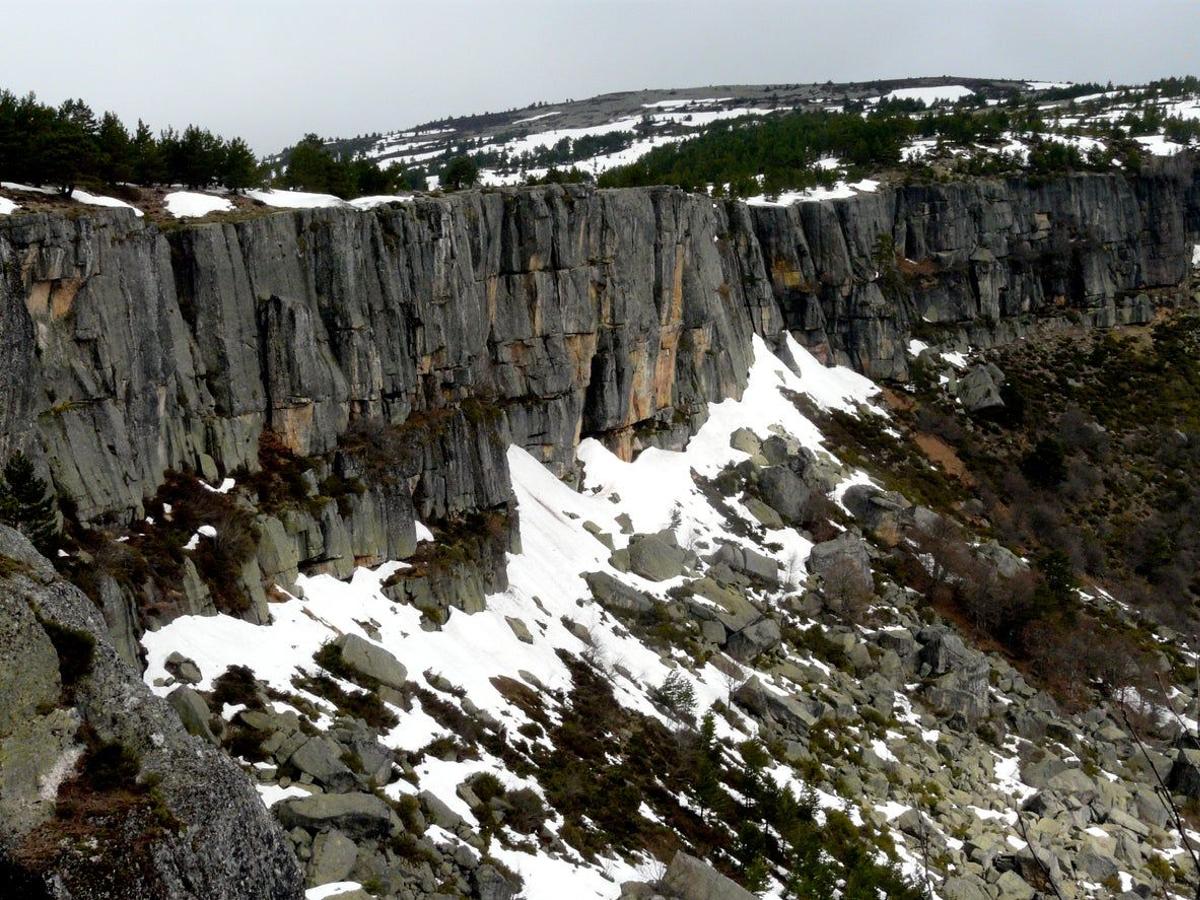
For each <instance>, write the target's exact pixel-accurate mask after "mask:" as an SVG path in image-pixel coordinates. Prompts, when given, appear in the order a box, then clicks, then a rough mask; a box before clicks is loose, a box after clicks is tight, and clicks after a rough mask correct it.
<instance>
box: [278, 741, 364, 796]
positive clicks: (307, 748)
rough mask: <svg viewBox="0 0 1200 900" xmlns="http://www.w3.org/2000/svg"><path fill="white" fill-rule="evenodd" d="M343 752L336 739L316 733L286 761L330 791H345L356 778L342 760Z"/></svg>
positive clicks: (354, 783) (353, 784) (352, 784)
mask: <svg viewBox="0 0 1200 900" xmlns="http://www.w3.org/2000/svg"><path fill="white" fill-rule="evenodd" d="M345 752H346V751H345V750H344V749H343V748H342V747H341V746H340V745H339V744H338V742H337V741H334V740H331V739H330V738H327V737H325V736H324V735H321V734H318V735H315V736H313V737H310V738H309V739H308V740H307V741H305V742H304V743H303V744H301V745H300V746H299V747H297V748H296V750H295V752H294V753H292V755H291V758H290V759H289V760H288V762H289V763H291V765H293V766H295V767H296V769H297V770H299V771H300V772H302V773H304V774H305V775H310V776H312V779H313V781H315V782H317V783H318V784H322V785H324V786H325V787H327V788H329V789H330V790H332V791H347V790H350V789H351V788H352V787H354V786H355V785H356V784H357V779H356V778H355V777H354V773H353V772H351V771H350V769H349V767H348V766H347V765H346V764H345V763H344V762H342V756H343V754H344V753H345Z"/></svg>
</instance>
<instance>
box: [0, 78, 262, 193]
mask: <svg viewBox="0 0 1200 900" xmlns="http://www.w3.org/2000/svg"><path fill="white" fill-rule="evenodd" d="M0 172H3V173H4V178H5V180H12V181H18V182H25V183H29V184H36V185H52V186H54V187H57V188H58V189H59V190H61V191H62V192H63V193H64V194H69V193H70V192H71V191H72V190H73V189H74V188H75V187H77V186H80V185H98V184H103V185H109V186H116V185H120V184H123V183H127V182H129V183H134V184H140V185H154V184H184V185H187V186H188V187H193V188H203V187H211V186H213V185H223V186H225V187H227V188H229V189H230V190H235V191H237V190H243V189H245V188H248V187H253V186H254V185H256V184H259V183H261V182H262V177H261V174H260V171H259V165H258V160H257V159H256V158H255V156H254V153H253V151H251V149H250V146H249V145H248V144H247V143H246V142H245V141H244V140H242V139H241V138H237V137H235V138H230V139H226V138H223V137H220V136H219V135H215V134H213V133H212V132H211V131H208V130H207V129H205V128H201V127H199V126H196V125H189V126H188V127H187V128H185V129H184V130H183V132H182V133H180V132H177V131H175V130H174V129H172V128H168V129H166V130H165V131H163V132H161V133H160V134H159V135H157V136H155V134H154V133H153V132H152V131H151V130H150V127H149V126H148V125H146V124H145V123H144V122H141V121H139V122H138V124H137V128H136V129H134V130H132V131H130V130H129V129H128V128H126V127H125V125H124V124H123V123H122V122H121V120H120V118H119V117H118V116H117V115H116V114H115V113H111V112H106V113H104V115H103V116H100V117H99V118H97V116H96V114H95V113H94V112H93V111H92V110H91V108H90V107H89V106H88V105H87V104H86V103H84V102H83V101H82V100H67V101H66V102H64V103H63V104H62V105H61V106H59V107H58V108H54V107H52V106H48V105H46V104H44V103H40V102H39V101H38V99H37V97H35V96H34V95H33V94H27V95H26V96H24V97H17V96H16V95H15V94H13V93H12V92H10V91H3V90H0Z"/></svg>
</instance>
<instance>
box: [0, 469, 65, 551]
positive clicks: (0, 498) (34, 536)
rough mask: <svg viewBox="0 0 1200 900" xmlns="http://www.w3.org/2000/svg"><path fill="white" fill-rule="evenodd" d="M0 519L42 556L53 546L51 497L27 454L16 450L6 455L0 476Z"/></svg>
mask: <svg viewBox="0 0 1200 900" xmlns="http://www.w3.org/2000/svg"><path fill="white" fill-rule="evenodd" d="M0 521H3V522H4V524H6V525H9V526H11V527H13V528H16V529H17V530H18V531H20V532H21V533H22V534H24V535H25V536H26V537H27V538H29V540H30V541H31V542H32V543H33V545H34V546H35V547H36V548H37V549H38V552H40V553H42V554H43V555H45V556H49V555H51V554H52V553H53V552H54V550H55V549H57V545H58V517H57V516H56V515H55V512H54V498H53V497H52V496H50V494H49V492H48V491H47V490H46V482H45V481H44V480H43V479H41V478H39V477H38V475H37V472H36V471H34V468H33V463H32V462H31V461H30V459H29V457H27V456H26V455H25V454H24V453H22V452H21V451H19V450H18V451H17V452H16V453H14V454H13V455H12V456H11V457H9V460H8V464H7V465H6V466H5V467H4V478H3V479H2V480H0Z"/></svg>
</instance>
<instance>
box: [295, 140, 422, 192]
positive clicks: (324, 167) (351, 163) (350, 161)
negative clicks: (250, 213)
mask: <svg viewBox="0 0 1200 900" xmlns="http://www.w3.org/2000/svg"><path fill="white" fill-rule="evenodd" d="M282 158H283V160H284V161H285V166H284V169H283V172H282V173H281V174H280V175H279V177H277V178H276V179H275V184H276V185H278V186H279V187H284V188H290V189H292V190H298V191H312V192H314V193H318V194H333V195H334V196H335V197H341V198H342V199H343V200H349V199H351V198H354V197H368V196H372V195H376V194H394V193H395V192H396V191H398V190H423V189H424V187H425V177H424V173H423V172H421V171H420V170H417V169H410V170H407V171H406V170H405V169H404V168H403V167H402V166H400V165H399V164H396V163H393V164H392V165H391V166H388V167H387V168H386V169H381V168H380V167H379V166H378V165H376V163H375V162H374V161H373V160H370V159H362V158H355V157H353V155H351V154H339V155H337V156H335V155H334V154H333V153H331V152H330V150H329V147H328V146H327V145H326V143H325V142H324V141H323V140H322V139H321V138H320V137H318V136H317V135H315V134H306V135H305V136H304V138H303V140H301V141H300V142H299V143H298V144H296V145H295V146H294V147H291V148H290V149H288V150H286V151H284V153H283V154H282Z"/></svg>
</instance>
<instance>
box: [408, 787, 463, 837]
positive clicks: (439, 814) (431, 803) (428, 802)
mask: <svg viewBox="0 0 1200 900" xmlns="http://www.w3.org/2000/svg"><path fill="white" fill-rule="evenodd" d="M417 798H418V799H419V800H420V801H421V808H422V809H423V810H424V811H425V815H426V817H427V818H428V819H429V821H430V822H432V823H433V824H434V825H437V826H438V827H439V828H444V829H446V831H450V832H454V831H457V830H458V826H459V825H461V824H462V823H463V818H462V816H460V815H459V814H458V813H456V812H455V811H454V810H452V809H451V808H450V807H449V806H447V805H446V804H445V803H443V802H442V800H441V799H440V798H439V797H438V796H437V795H436V794H433V793H431V792H430V791H421V793H419V794H418V795H417Z"/></svg>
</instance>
